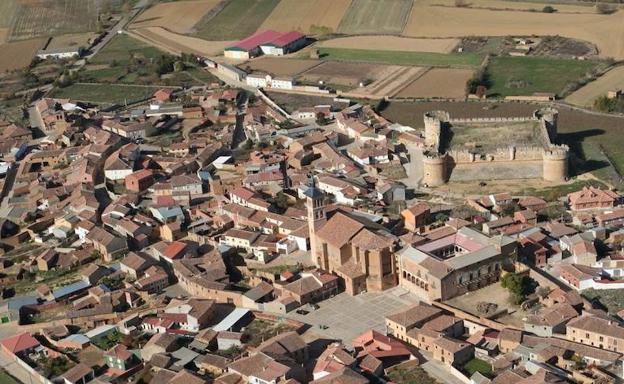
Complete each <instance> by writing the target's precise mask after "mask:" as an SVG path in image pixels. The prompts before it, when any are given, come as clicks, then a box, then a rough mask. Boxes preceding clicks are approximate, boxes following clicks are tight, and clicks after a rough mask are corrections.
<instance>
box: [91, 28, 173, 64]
mask: <svg viewBox="0 0 624 384" xmlns="http://www.w3.org/2000/svg"><path fill="white" fill-rule="evenodd" d="M163 53H164V52H163V51H161V50H159V49H158V48H154V47H152V46H150V45H147V44H145V43H143V42H142V41H139V40H137V39H135V38H132V37H130V36H128V35H118V36H115V37H114V38H113V39H112V40H111V41H110V42H109V43H108V44H106V46H105V47H104V48H102V50H100V51H99V52H98V54H97V55H95V56H94V57H93V58H92V59H91V60H89V63H90V64H110V63H112V62H116V63H117V64H119V65H124V64H126V63H129V62H130V61H131V60H132V58H133V57H143V58H146V59H150V58H156V57H158V56H161V55H162V54H163Z"/></svg>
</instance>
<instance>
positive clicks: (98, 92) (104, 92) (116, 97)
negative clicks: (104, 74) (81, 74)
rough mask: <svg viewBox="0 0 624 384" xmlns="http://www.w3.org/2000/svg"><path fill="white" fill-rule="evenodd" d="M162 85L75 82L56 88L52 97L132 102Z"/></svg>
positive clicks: (146, 96) (92, 101) (103, 101)
mask: <svg viewBox="0 0 624 384" xmlns="http://www.w3.org/2000/svg"><path fill="white" fill-rule="evenodd" d="M159 88H160V87H148V86H135V85H115V84H73V85H70V86H68V87H65V88H56V89H54V91H52V93H51V95H50V97H56V98H68V99H71V100H76V101H84V102H91V103H96V104H100V103H101V104H119V105H123V104H124V103H125V102H127V103H132V102H136V101H140V100H144V99H146V98H149V97H150V96H151V95H153V94H154V92H156V91H157V90H158V89H159Z"/></svg>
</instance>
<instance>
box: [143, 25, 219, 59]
mask: <svg viewBox="0 0 624 384" xmlns="http://www.w3.org/2000/svg"><path fill="white" fill-rule="evenodd" d="M132 32H134V33H136V34H137V35H139V36H140V37H142V38H144V39H146V40H147V41H148V42H151V43H153V44H156V45H157V46H159V47H162V48H164V49H166V50H167V51H169V52H172V53H175V54H180V53H182V52H184V53H194V54H196V55H200V56H217V55H220V54H222V53H223V49H224V48H225V47H226V46H227V45H228V44H230V43H231V41H208V40H204V39H200V38H197V37H192V36H185V35H179V34H177V33H173V32H170V31H168V30H166V29H164V28H160V27H147V28H139V29H134V30H132Z"/></svg>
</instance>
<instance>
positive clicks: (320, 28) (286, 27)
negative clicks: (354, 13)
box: [260, 0, 351, 34]
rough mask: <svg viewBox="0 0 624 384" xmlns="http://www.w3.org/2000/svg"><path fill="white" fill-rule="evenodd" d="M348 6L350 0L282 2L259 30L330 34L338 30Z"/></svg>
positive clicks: (288, 0) (284, 0) (292, 0)
mask: <svg viewBox="0 0 624 384" xmlns="http://www.w3.org/2000/svg"><path fill="white" fill-rule="evenodd" d="M349 4H351V0H282V1H280V3H279V4H278V5H277V7H275V9H274V10H273V12H271V14H270V15H269V17H268V18H267V19H266V20H265V21H264V23H262V26H261V27H260V29H273V30H276V31H281V32H288V31H293V30H294V31H301V32H303V33H311V34H317V33H320V34H326V33H332V32H334V31H336V30H337V29H338V24H339V23H340V20H341V19H342V17H343V15H344V14H345V12H346V11H347V9H348V8H349Z"/></svg>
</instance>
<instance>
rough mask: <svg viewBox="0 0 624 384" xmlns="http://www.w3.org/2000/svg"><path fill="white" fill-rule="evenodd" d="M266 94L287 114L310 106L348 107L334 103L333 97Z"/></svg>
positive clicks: (341, 103) (281, 93)
mask: <svg viewBox="0 0 624 384" xmlns="http://www.w3.org/2000/svg"><path fill="white" fill-rule="evenodd" d="M266 93H267V95H268V96H269V97H270V98H271V100H273V101H275V102H276V103H277V104H279V105H280V106H281V107H282V108H284V109H285V110H286V111H288V112H293V111H295V110H296V109H298V108H301V107H309V106H311V105H331V106H332V107H335V108H336V109H343V108H345V107H347V106H348V104H347V103H343V102H338V101H335V100H334V98H333V97H328V96H312V95H297V94H293V93H285V92H284V93H283V92H274V91H267V92H266Z"/></svg>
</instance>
